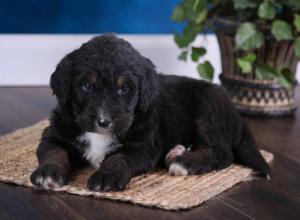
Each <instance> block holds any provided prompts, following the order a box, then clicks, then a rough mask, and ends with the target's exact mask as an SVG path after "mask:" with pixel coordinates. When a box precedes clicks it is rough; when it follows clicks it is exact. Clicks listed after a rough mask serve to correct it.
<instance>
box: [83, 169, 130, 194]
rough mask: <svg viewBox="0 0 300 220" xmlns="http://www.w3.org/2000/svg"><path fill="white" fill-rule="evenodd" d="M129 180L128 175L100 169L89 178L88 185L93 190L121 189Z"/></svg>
mask: <svg viewBox="0 0 300 220" xmlns="http://www.w3.org/2000/svg"><path fill="white" fill-rule="evenodd" d="M129 180H130V178H129V177H126V175H121V174H119V173H116V172H106V171H101V170H98V171H96V172H95V173H93V174H92V176H91V177H90V178H89V179H88V183H87V187H88V188H89V189H90V190H92V191H103V192H107V191H121V190H123V189H125V188H126V185H127V184H128V182H129Z"/></svg>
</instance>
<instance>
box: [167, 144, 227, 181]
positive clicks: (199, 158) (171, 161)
mask: <svg viewBox="0 0 300 220" xmlns="http://www.w3.org/2000/svg"><path fill="white" fill-rule="evenodd" d="M165 162H166V165H167V167H168V169H169V174H170V175H172V176H182V175H195V174H203V173H206V172H210V171H212V170H216V169H218V166H217V164H218V163H217V159H216V156H215V154H214V152H213V151H212V149H210V148H208V147H197V148H196V149H194V150H192V151H189V150H187V149H186V148H185V147H184V146H182V145H177V146H175V147H174V148H173V149H171V150H170V152H169V153H168V154H167V156H166V158H165ZM229 164H230V162H228V163H224V167H226V166H228V165H229Z"/></svg>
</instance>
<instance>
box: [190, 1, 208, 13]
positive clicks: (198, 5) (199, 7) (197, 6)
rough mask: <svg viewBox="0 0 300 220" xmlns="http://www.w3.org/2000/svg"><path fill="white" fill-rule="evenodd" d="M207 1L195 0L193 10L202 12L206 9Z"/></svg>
mask: <svg viewBox="0 0 300 220" xmlns="http://www.w3.org/2000/svg"><path fill="white" fill-rule="evenodd" d="M207 4H208V2H207V0H195V3H194V5H193V10H194V11H196V12H200V11H203V10H204V9H206V8H207Z"/></svg>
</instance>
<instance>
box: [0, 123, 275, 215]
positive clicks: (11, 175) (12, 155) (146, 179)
mask: <svg viewBox="0 0 300 220" xmlns="http://www.w3.org/2000/svg"><path fill="white" fill-rule="evenodd" d="M47 125H48V121H47V120H43V121H41V122H39V123H37V124H35V125H33V126H30V127H27V128H24V129H20V130H17V131H15V132H13V133H11V134H8V135H5V136H2V137H0V180H1V181H5V182H11V183H15V184H18V185H24V186H29V187H33V185H32V184H31V183H30V181H29V177H30V174H31V173H32V171H33V170H34V169H35V168H36V167H37V165H38V163H37V158H36V155H35V151H36V148H37V144H38V142H39V140H40V137H41V132H42V130H43V129H44V128H45V127H46V126H47ZM262 154H263V156H264V157H265V158H266V160H267V161H268V162H270V161H271V160H272V159H273V155H272V154H271V153H268V152H265V151H262ZM92 172H93V170H92V168H87V169H85V170H82V171H80V172H77V173H76V174H74V176H73V177H72V178H71V181H70V183H69V185H67V186H64V187H62V188H60V189H57V190H56V191H64V192H68V193H72V194H77V195H82V196H93V197H96V198H108V199H113V200H120V201H128V202H132V203H135V204H139V205H143V206H151V207H158V208H162V209H166V210H178V209H189V208H191V207H194V206H198V205H200V204H201V203H203V202H204V201H206V200H208V199H210V198H212V197H213V196H215V195H218V194H220V193H221V192H223V191H224V190H226V189H229V188H231V187H232V186H233V185H235V184H237V183H239V182H241V181H244V180H248V179H249V178H250V176H251V173H252V171H251V169H249V168H245V167H242V166H238V165H231V166H230V167H228V168H227V169H224V170H221V171H218V172H211V173H208V174H205V175H201V176H180V177H174V176H169V175H168V173H167V172H166V171H159V172H154V173H150V174H145V175H141V176H137V177H135V178H133V179H132V181H131V182H130V184H129V185H128V186H127V188H126V190H125V191H122V192H106V193H100V192H91V191H89V190H88V189H87V188H86V182H87V179H88V177H89V176H90V175H91V173H92Z"/></svg>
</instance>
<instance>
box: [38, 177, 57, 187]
mask: <svg viewBox="0 0 300 220" xmlns="http://www.w3.org/2000/svg"><path fill="white" fill-rule="evenodd" d="M35 183H36V185H38V186H39V187H41V188H44V189H55V188H60V187H61V185H60V184H59V183H57V182H56V181H55V180H53V179H52V177H50V176H47V177H42V176H38V177H36V181H35Z"/></svg>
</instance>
